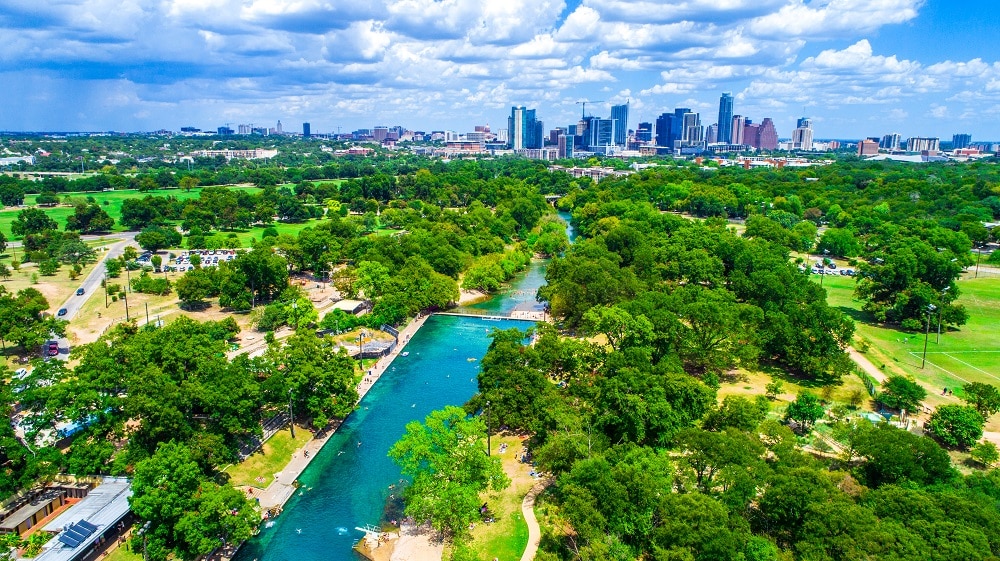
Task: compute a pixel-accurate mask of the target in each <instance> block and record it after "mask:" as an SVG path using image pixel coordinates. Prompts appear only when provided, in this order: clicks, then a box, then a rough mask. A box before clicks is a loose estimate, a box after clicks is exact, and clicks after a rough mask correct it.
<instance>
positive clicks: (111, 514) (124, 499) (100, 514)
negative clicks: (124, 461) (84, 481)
mask: <svg viewBox="0 0 1000 561" xmlns="http://www.w3.org/2000/svg"><path fill="white" fill-rule="evenodd" d="M131 496H132V486H131V484H130V483H129V480H128V479H126V478H124V477H105V478H104V480H103V482H102V483H101V484H100V485H98V486H97V487H95V488H94V489H92V490H91V491H90V493H88V494H87V496H86V497H84V498H83V499H81V500H80V502H78V503H76V504H75V505H73V506H72V507H70V508H68V509H66V511H65V512H63V513H62V514H60V515H59V516H57V517H56V518H55V519H53V520H52V522H49V523H48V524H47V525H46V526H45V527H44V528H42V529H43V530H44V531H46V532H58V533H59V535H57V536H56V537H54V538H52V539H51V540H49V542H48V543H46V544H45V546H44V547H43V548H42V553H41V554H40V555H39V556H38V557H36V558H35V559H36V561H73V560H74V559H77V557H79V556H83V555H85V554H87V553H89V552H90V550H89V547H90V546H91V545H92V544H93V543H94V542H95V541H97V539H98V538H100V537H101V535H102V534H104V532H105V531H106V530H107V529H108V528H111V527H113V526H114V525H115V524H116V523H118V521H119V520H121V519H122V518H124V517H125V515H126V514H128V512H129V504H128V499H129V497H131ZM81 526H82V527H83V528H89V527H93V528H95V530H94V531H93V532H92V533H90V534H89V535H86V536H81V535H80V532H78V531H76V530H75V528H78V527H81ZM64 535H65V536H68V537H72V538H73V539H60V538H63V537H64ZM73 542H75V543H77V545H76V546H75V547H74V546H71V545H70V544H71V543H73Z"/></svg>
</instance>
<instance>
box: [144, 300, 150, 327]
mask: <svg viewBox="0 0 1000 561" xmlns="http://www.w3.org/2000/svg"><path fill="white" fill-rule="evenodd" d="M144 304H146V325H149V302H144Z"/></svg>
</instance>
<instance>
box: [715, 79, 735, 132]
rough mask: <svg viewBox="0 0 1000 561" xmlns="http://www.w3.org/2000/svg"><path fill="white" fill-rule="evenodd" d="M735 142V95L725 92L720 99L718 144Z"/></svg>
mask: <svg viewBox="0 0 1000 561" xmlns="http://www.w3.org/2000/svg"><path fill="white" fill-rule="evenodd" d="M732 141H733V94H732V93H730V92H724V93H723V94H722V97H721V98H719V136H718V138H717V139H716V142H723V143H725V144H729V143H731V142H732Z"/></svg>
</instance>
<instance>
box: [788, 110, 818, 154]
mask: <svg viewBox="0 0 1000 561" xmlns="http://www.w3.org/2000/svg"><path fill="white" fill-rule="evenodd" d="M792 149H793V150H812V149H813V130H812V120H811V119H809V118H808V117H802V118H801V119H799V120H798V121H796V127H795V130H794V131H792Z"/></svg>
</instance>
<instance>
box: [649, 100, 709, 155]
mask: <svg viewBox="0 0 1000 561" xmlns="http://www.w3.org/2000/svg"><path fill="white" fill-rule="evenodd" d="M704 143H705V130H704V128H703V127H702V126H701V116H700V115H699V114H698V113H694V112H692V111H691V110H690V109H688V108H686V107H678V108H677V109H674V112H673V113H663V114H662V115H660V117H659V118H657V119H656V145H657V146H661V147H664V148H667V149H669V150H671V151H673V150H677V149H680V148H690V147H702V146H703V145H704Z"/></svg>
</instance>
